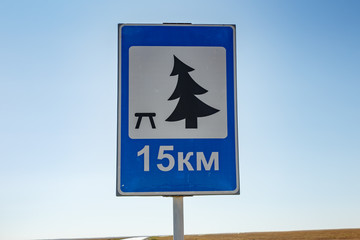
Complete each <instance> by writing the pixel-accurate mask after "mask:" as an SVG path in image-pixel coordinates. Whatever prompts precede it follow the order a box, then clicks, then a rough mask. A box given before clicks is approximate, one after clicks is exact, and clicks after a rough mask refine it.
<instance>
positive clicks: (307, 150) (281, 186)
mask: <svg viewBox="0 0 360 240" xmlns="http://www.w3.org/2000/svg"><path fill="white" fill-rule="evenodd" d="M359 12H360V2H359V1H355V0H353V1H352V0H347V1H340V0H338V1H333V0H316V1H313V0H311V1H307V0H304V1H285V0H284V1H279V0H269V1H268V0H263V1H256V0H251V1H235V0H233V1H227V0H222V1H212V0H204V1H202V0H201V1H194V0H181V1H168V0H167V1H145V0H144V1H135V0H134V1H89V0H87V1H84V0H76V1H70V0H69V1H67V0H64V1H45V0H44V1H40V0H34V1H18V0H14V1H2V2H1V3H0V36H1V37H0V239H8V240H11V239H50V238H70V237H105V236H128V235H159V234H172V199H171V198H164V197H116V196H115V178H116V174H115V173H116V118H117V115H116V112H117V109H116V101H117V89H116V87H117V41H118V40H117V24H118V23H163V22H191V23H194V24H195V23H197V24H200V23H206V24H219V23H221V24H222V23H230V24H236V28H237V79H238V115H239V147H240V174H241V176H240V182H241V195H240V196H238V195H235V196H201V197H200V196H198V197H191V198H185V199H184V208H185V233H186V234H190V233H215V232H248V231H275V230H276V231H278V230H301V229H328V228H358V227H360V205H359V203H360V174H359V170H360V124H359V123H360V27H359V26H360V14H359Z"/></svg>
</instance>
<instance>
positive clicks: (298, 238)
mask: <svg viewBox="0 0 360 240" xmlns="http://www.w3.org/2000/svg"><path fill="white" fill-rule="evenodd" d="M90 239H91V240H125V239H126V238H89V239H87V240H90ZM128 239H129V240H130V239H131V238H128ZM138 239H139V240H140V239H141V240H143V239H144V240H172V239H173V237H172V236H153V237H141V238H132V239H131V240H138ZM337 239H342V240H360V228H358V229H337V230H312V231H292V232H258V233H228V234H208V235H186V236H185V240H337ZM77 240H79V239H77Z"/></svg>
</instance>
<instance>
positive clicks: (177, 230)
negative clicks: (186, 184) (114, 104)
mask: <svg viewBox="0 0 360 240" xmlns="http://www.w3.org/2000/svg"><path fill="white" fill-rule="evenodd" d="M183 199H184V197H183V196H176V197H173V219H174V220H173V221H174V222H173V224H174V240H184V201H183Z"/></svg>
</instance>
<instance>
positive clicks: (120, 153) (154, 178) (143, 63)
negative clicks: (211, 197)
mask: <svg viewBox="0 0 360 240" xmlns="http://www.w3.org/2000/svg"><path fill="white" fill-rule="evenodd" d="M118 33H119V36H118V38H119V40H118V41H119V46H118V50H119V52H118V58H119V59H118V132H117V138H118V142H117V195H133V196H141V195H162V196H164V195H173V196H174V195H208V194H238V193H239V171H238V147H237V114H236V112H237V111H236V49H235V26H234V25H192V24H156V25H146V24H145V25H144V24H143V25H140V24H120V25H119V29H118Z"/></svg>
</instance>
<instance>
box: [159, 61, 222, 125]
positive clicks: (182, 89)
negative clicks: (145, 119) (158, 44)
mask: <svg viewBox="0 0 360 240" xmlns="http://www.w3.org/2000/svg"><path fill="white" fill-rule="evenodd" d="M194 70H195V69H193V68H192V67H189V66H188V65H186V64H185V63H183V62H182V61H180V60H179V59H178V58H177V57H176V56H175V55H174V67H173V70H172V72H171V74H170V76H175V75H178V82H177V85H176V87H175V90H174V92H173V93H172V95H171V96H170V98H169V99H168V100H174V99H177V98H179V102H178V104H177V105H176V107H175V109H174V111H173V112H172V114H171V115H170V116H169V117H168V118H167V119H166V121H169V122H175V121H180V120H183V119H185V128H197V125H198V124H197V118H199V117H206V116H209V115H212V114H214V113H216V112H218V111H219V110H218V109H215V108H213V107H210V106H209V105H207V104H205V103H203V102H202V101H201V100H200V99H198V98H197V97H196V96H195V95H201V94H204V93H206V92H207V90H206V89H204V88H203V87H201V86H200V85H199V84H197V83H196V82H195V81H194V80H193V79H192V78H191V76H190V74H189V72H191V71H194Z"/></svg>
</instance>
